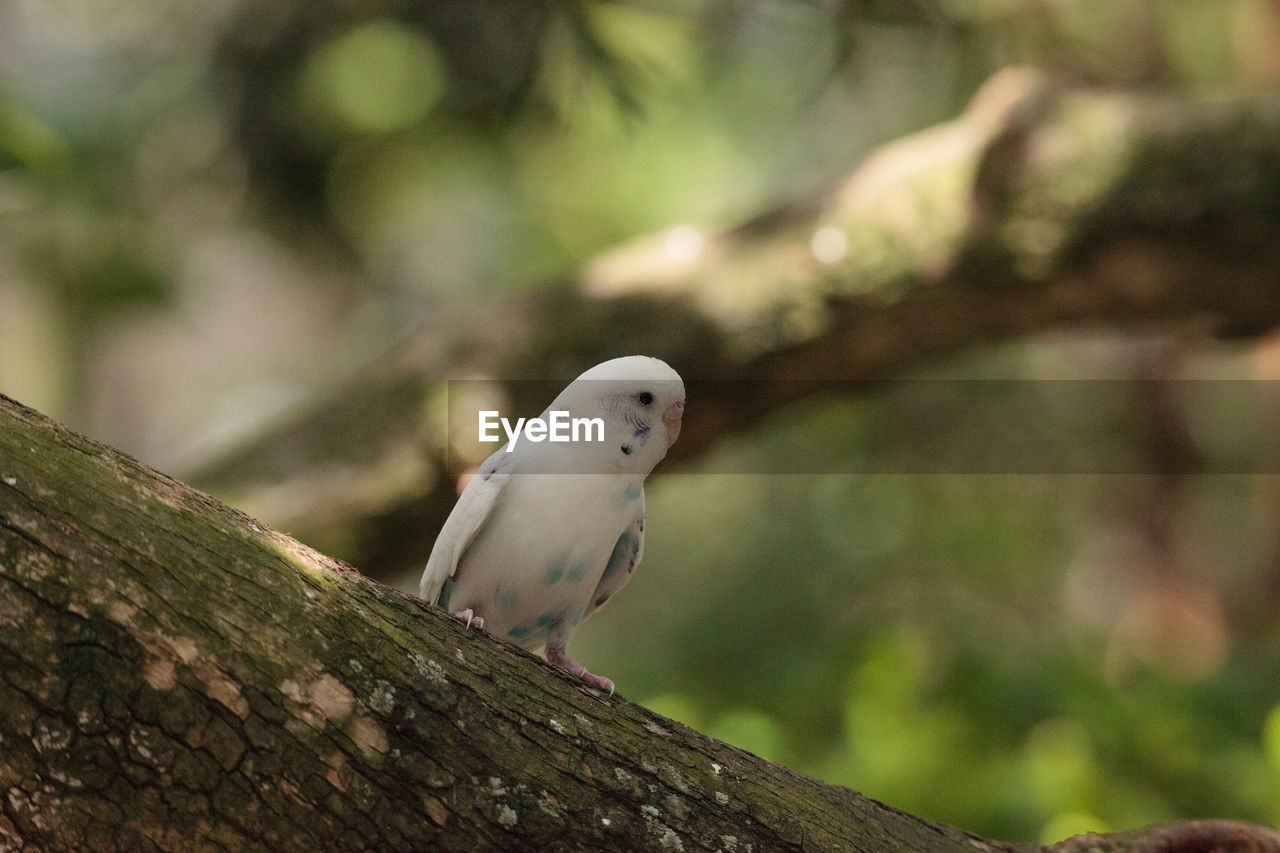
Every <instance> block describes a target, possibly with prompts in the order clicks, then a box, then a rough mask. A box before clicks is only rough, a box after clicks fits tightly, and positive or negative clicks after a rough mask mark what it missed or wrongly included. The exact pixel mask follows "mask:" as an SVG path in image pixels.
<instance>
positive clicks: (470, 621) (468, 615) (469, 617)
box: [452, 607, 484, 628]
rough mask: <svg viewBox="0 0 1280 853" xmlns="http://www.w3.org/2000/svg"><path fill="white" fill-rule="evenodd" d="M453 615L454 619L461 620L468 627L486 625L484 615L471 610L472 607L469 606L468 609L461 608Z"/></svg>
mask: <svg viewBox="0 0 1280 853" xmlns="http://www.w3.org/2000/svg"><path fill="white" fill-rule="evenodd" d="M452 615H453V618H454V619H457V620H458V621H459V622H462V623H463V624H465V625H466V626H467V627H468V628H470V627H471V626H472V625H475V626H476V627H477V628H483V627H484V617H483V616H477V615H476V614H475V613H474V612H473V611H472V610H471V608H470V607H468V608H467V609H466V610H459V611H458V612H457V613H454V614H452Z"/></svg>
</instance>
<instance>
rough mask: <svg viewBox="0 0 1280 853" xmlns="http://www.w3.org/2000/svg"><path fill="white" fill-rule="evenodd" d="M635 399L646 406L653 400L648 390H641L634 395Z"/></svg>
mask: <svg viewBox="0 0 1280 853" xmlns="http://www.w3.org/2000/svg"><path fill="white" fill-rule="evenodd" d="M636 399H637V400H639V401H640V405H642V406H647V405H649V404H650V403H652V402H653V395H652V394H650V393H649V392H648V391H641V392H640V393H639V394H637V395H636Z"/></svg>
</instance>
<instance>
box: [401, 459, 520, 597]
mask: <svg viewBox="0 0 1280 853" xmlns="http://www.w3.org/2000/svg"><path fill="white" fill-rule="evenodd" d="M512 455H513V454H509V453H507V452H506V451H505V450H504V449H500V450H498V451H497V452H495V453H494V454H493V455H492V456H490V457H489V458H488V459H486V460H485V461H484V464H482V465H481V466H480V467H479V468H478V469H476V473H475V474H473V475H472V477H471V482H469V483H467V487H466V488H465V489H463V490H462V495H461V496H459V498H458V503H457V504H455V505H454V507H453V512H451V513H449V518H448V519H447V520H446V521H445V523H444V527H442V528H440V535H439V536H437V537H436V544H435V545H434V546H433V547H432V548H431V557H430V558H429V559H428V560H427V568H426V570H425V571H423V573H422V581H421V582H420V583H419V584H418V595H419V596H420V597H421V598H423V599H425V600H426V601H429V602H431V603H432V604H435V603H436V600H437V599H438V598H439V597H440V589H441V588H442V587H443V586H444V583H445V581H447V580H448V579H449V578H451V577H453V574H454V572H456V571H457V570H458V561H459V560H460V559H462V554H463V552H465V551H466V550H467V547H468V546H470V545H471V543H472V541H474V540H475V538H476V534H477V533H479V532H480V528H481V527H483V526H484V523H485V520H486V519H488V518H489V516H490V515H491V514H492V513H493V508H494V506H496V505H497V503H498V496H499V495H501V494H502V489H503V488H504V487H505V486H506V485H507V483H508V481H510V479H511V474H512V470H513V468H514V461H513V459H512Z"/></svg>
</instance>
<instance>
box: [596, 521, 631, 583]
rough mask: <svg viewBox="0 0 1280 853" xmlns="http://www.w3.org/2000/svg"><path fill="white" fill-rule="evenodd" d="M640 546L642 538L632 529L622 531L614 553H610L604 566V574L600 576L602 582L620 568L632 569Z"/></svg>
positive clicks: (614, 547)
mask: <svg viewBox="0 0 1280 853" xmlns="http://www.w3.org/2000/svg"><path fill="white" fill-rule="evenodd" d="M639 548H640V540H639V539H638V538H637V537H636V535H635V534H634V533H632V532H631V531H630V530H624V531H622V535H621V536H619V537H618V542H617V544H616V545H614V546H613V553H612V554H610V555H609V562H608V563H607V564H606V565H605V567H604V574H603V575H601V576H600V582H601V583H604V582H605V581H607V580H608V579H609V578H610V577H612V576H613V575H615V574H617V572H618V570H619V569H630V568H631V566H632V565H633V564H634V562H635V555H636V551H637V550H639Z"/></svg>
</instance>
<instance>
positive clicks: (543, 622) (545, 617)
mask: <svg viewBox="0 0 1280 853" xmlns="http://www.w3.org/2000/svg"><path fill="white" fill-rule="evenodd" d="M558 615H559V614H557V613H543V614H542V615H541V616H539V617H538V621H537V623H536V624H537V626H538V627H539V628H545V627H547V626H548V625H550V624H551V623H552V622H554V621H556V617H557V616H558Z"/></svg>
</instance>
